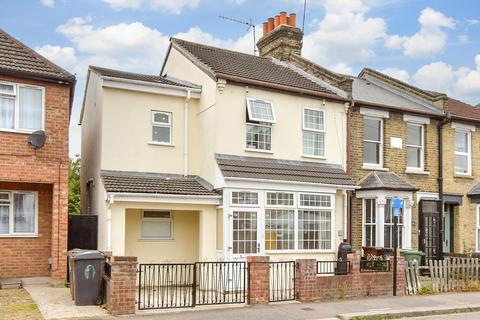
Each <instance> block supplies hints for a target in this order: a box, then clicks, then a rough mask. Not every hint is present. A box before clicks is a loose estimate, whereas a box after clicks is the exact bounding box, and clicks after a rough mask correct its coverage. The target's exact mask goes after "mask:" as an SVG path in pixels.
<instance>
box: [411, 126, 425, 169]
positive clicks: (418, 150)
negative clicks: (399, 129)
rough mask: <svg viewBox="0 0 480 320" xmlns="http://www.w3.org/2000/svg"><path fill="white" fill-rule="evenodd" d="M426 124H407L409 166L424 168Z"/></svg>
mask: <svg viewBox="0 0 480 320" xmlns="http://www.w3.org/2000/svg"><path fill="white" fill-rule="evenodd" d="M423 136H424V126H423V125H421V124H414V123H408V124H407V167H408V168H411V169H417V170H423V169H424V137H423Z"/></svg>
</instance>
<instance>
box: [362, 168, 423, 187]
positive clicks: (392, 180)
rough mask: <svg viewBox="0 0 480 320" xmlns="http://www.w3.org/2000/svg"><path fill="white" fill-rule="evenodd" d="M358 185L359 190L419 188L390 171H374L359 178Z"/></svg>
mask: <svg viewBox="0 0 480 320" xmlns="http://www.w3.org/2000/svg"><path fill="white" fill-rule="evenodd" d="M358 185H359V186H360V188H361V189H360V190H399V191H416V190H419V189H418V188H417V187H416V186H414V185H413V184H411V183H410V182H408V181H407V180H405V179H403V178H401V177H400V176H399V175H397V174H396V173H395V172H391V171H387V172H377V171H374V172H372V173H370V174H369V175H367V176H366V177H365V178H364V179H363V180H361V181H360V182H359V183H358Z"/></svg>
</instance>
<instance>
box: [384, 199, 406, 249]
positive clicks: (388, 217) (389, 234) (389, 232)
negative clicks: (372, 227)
mask: <svg viewBox="0 0 480 320" xmlns="http://www.w3.org/2000/svg"><path fill="white" fill-rule="evenodd" d="M401 211H402V213H401V215H400V217H399V218H398V224H397V226H398V240H397V244H398V248H403V241H402V239H403V209H401ZM384 212H385V218H384V220H383V221H384V227H383V232H384V236H383V239H384V240H383V241H384V244H383V247H384V248H393V240H394V232H393V218H394V215H393V210H392V199H387V204H386V205H385V211H384Z"/></svg>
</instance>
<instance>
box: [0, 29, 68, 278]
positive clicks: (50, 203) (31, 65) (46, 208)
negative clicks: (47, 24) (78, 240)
mask: <svg viewBox="0 0 480 320" xmlns="http://www.w3.org/2000/svg"><path fill="white" fill-rule="evenodd" d="M74 87H75V76H73V75H71V74H70V73H68V72H67V71H65V70H63V69H62V68H60V67H58V66H57V65H55V64H53V63H52V62H50V61H48V60H47V59H46V58H44V57H42V56H41V55H39V54H38V53H36V52H35V51H33V50H32V49H30V48H28V47H27V46H25V45H24V44H23V43H21V42H19V41H18V40H16V39H14V38H13V37H12V36H11V35H9V34H7V33H6V32H4V31H3V30H1V29H0V278H12V277H15V278H26V277H51V278H52V279H54V280H61V279H64V278H65V276H66V250H67V223H68V127H69V122H70V112H71V107H72V101H73V94H74ZM38 130H42V131H44V132H45V136H46V140H45V143H44V145H43V146H42V147H40V148H35V147H33V146H32V145H30V144H29V143H28V141H29V137H30V136H31V134H32V133H33V132H35V131H38Z"/></svg>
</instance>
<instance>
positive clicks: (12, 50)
mask: <svg viewBox="0 0 480 320" xmlns="http://www.w3.org/2000/svg"><path fill="white" fill-rule="evenodd" d="M0 74H9V75H14V76H21V77H34V78H39V79H45V80H57V81H58V80H59V81H64V82H68V83H74V82H75V76H74V75H72V74H70V73H69V72H67V71H65V70H64V69H62V68H61V67H59V66H57V65H56V64H54V63H53V62H51V61H49V60H48V59H47V58H45V57H43V56H42V55H40V54H38V53H37V52H35V51H34V50H32V49H31V48H29V47H28V46H26V45H25V44H23V43H22V42H20V41H18V40H17V39H15V38H14V37H12V36H11V35H9V34H8V33H6V32H5V31H4V30H2V29H0Z"/></svg>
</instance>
